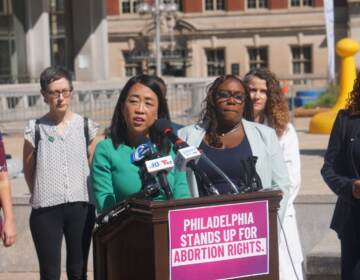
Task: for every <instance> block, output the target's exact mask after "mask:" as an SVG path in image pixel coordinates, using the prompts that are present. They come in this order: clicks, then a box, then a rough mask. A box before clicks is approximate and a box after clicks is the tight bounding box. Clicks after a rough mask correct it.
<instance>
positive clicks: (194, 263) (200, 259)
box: [169, 201, 269, 280]
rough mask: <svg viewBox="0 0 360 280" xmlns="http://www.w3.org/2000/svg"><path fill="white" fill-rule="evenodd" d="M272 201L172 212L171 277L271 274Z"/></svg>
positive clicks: (209, 277)
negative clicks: (270, 226) (270, 232)
mask: <svg viewBox="0 0 360 280" xmlns="http://www.w3.org/2000/svg"><path fill="white" fill-rule="evenodd" d="M268 214H269V212H268V204H267V201H256V202H248V203H237V204H227V205H218V206H207V207H198V208H190V209H181V210H172V211H169V242H170V244H169V248H170V250H169V253H170V256H169V260H170V279H172V280H178V279H181V280H182V279H187V280H193V279H209V280H210V279H232V278H239V277H245V276H250V275H260V274H268V273H269V238H268V235H269V215H268Z"/></svg>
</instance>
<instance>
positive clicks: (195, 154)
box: [175, 146, 201, 171]
mask: <svg viewBox="0 0 360 280" xmlns="http://www.w3.org/2000/svg"><path fill="white" fill-rule="evenodd" d="M200 157H201V153H200V151H199V150H198V149H196V148H195V147H194V146H189V147H185V148H182V149H179V150H178V152H177V154H176V158H175V167H176V169H178V170H180V171H186V166H187V164H188V162H189V161H192V160H194V161H195V162H196V161H197V160H198V159H199V158H200Z"/></svg>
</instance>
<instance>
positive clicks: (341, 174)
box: [321, 73, 360, 280]
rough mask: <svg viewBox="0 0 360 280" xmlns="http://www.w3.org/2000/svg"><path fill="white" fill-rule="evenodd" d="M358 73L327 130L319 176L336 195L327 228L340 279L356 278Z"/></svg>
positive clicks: (359, 242) (359, 230)
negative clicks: (337, 250)
mask: <svg viewBox="0 0 360 280" xmlns="http://www.w3.org/2000/svg"><path fill="white" fill-rule="evenodd" d="M359 133H360V74H359V73H358V74H357V77H356V80H355V83H354V88H353V90H352V91H351V93H350V97H349V99H348V101H347V106H346V109H344V110H340V111H339V113H338V114H337V117H336V119H335V123H334V125H333V128H332V130H331V134H330V138H329V144H328V148H327V150H326V153H325V156H324V165H323V167H322V169H321V175H322V176H323V178H324V181H325V182H326V184H327V185H328V186H329V187H330V189H331V190H332V191H333V192H334V193H335V194H336V195H337V201H336V206H335V210H334V214H333V217H332V221H331V225H330V227H331V228H332V229H333V230H335V231H336V233H337V235H338V238H339V239H340V242H341V279H343V280H345V279H346V280H355V279H360V137H359V135H360V134H359Z"/></svg>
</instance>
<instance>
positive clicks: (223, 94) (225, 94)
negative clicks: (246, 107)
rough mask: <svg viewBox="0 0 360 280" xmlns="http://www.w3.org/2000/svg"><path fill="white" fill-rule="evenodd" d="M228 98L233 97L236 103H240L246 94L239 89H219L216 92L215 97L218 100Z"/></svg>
mask: <svg viewBox="0 0 360 280" xmlns="http://www.w3.org/2000/svg"><path fill="white" fill-rule="evenodd" d="M230 98H233V99H234V100H235V102H236V103H237V104H241V103H243V102H244V101H245V99H246V96H245V95H244V93H243V92H241V91H228V90H219V91H217V92H216V99H217V100H218V101H220V102H221V101H227V100H229V99H230Z"/></svg>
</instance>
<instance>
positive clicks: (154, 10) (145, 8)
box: [137, 0, 178, 77]
mask: <svg viewBox="0 0 360 280" xmlns="http://www.w3.org/2000/svg"><path fill="white" fill-rule="evenodd" d="M154 4H155V5H154ZM154 4H152V5H150V4H148V3H141V4H139V5H138V9H137V11H138V13H139V14H140V15H145V14H150V15H151V16H152V18H153V20H154V24H155V57H156V75H157V76H158V77H160V76H161V33H160V20H161V15H162V14H163V13H164V12H165V13H175V12H176V11H177V10H178V5H177V4H176V3H174V2H173V1H172V2H171V3H163V1H162V0H154Z"/></svg>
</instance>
